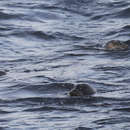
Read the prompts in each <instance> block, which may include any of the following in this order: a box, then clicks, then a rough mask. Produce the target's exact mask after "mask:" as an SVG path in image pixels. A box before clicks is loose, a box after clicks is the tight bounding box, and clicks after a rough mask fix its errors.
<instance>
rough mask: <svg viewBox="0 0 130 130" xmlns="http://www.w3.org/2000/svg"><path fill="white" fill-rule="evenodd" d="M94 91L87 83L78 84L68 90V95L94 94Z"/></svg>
mask: <svg viewBox="0 0 130 130" xmlns="http://www.w3.org/2000/svg"><path fill="white" fill-rule="evenodd" d="M95 93H96V91H95V89H94V88H92V87H91V86H89V85H88V84H78V85H76V86H75V87H74V88H73V89H72V90H71V91H70V92H69V95H70V96H91V95H93V94H95Z"/></svg>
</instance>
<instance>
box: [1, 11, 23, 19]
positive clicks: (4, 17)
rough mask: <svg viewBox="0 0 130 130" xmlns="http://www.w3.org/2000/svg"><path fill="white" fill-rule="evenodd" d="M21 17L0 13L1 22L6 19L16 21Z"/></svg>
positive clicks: (19, 15)
mask: <svg viewBox="0 0 130 130" xmlns="http://www.w3.org/2000/svg"><path fill="white" fill-rule="evenodd" d="M21 16H22V15H21V14H11V13H10V14H9V13H5V12H0V19H1V20H8V19H15V18H16V19H18V18H20V17H21Z"/></svg>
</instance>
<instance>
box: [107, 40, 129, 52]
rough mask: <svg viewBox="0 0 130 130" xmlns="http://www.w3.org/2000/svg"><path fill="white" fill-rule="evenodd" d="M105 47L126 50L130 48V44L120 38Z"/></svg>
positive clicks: (112, 49) (110, 49) (111, 49)
mask: <svg viewBox="0 0 130 130" xmlns="http://www.w3.org/2000/svg"><path fill="white" fill-rule="evenodd" d="M105 49H106V50H108V51H124V50H128V45H127V44H126V43H125V42H122V41H119V40H112V41H109V42H108V43H107V44H106V45H105Z"/></svg>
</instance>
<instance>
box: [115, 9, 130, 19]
mask: <svg viewBox="0 0 130 130" xmlns="http://www.w3.org/2000/svg"><path fill="white" fill-rule="evenodd" d="M117 17H119V18H130V8H126V9H123V10H121V11H120V12H117Z"/></svg>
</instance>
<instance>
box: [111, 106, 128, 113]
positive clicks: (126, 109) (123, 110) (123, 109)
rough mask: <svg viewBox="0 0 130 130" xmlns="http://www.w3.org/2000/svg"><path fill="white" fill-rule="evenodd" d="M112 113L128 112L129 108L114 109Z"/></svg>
mask: <svg viewBox="0 0 130 130" xmlns="http://www.w3.org/2000/svg"><path fill="white" fill-rule="evenodd" d="M113 110H114V111H122V112H130V107H123V108H116V109H113Z"/></svg>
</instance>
